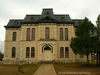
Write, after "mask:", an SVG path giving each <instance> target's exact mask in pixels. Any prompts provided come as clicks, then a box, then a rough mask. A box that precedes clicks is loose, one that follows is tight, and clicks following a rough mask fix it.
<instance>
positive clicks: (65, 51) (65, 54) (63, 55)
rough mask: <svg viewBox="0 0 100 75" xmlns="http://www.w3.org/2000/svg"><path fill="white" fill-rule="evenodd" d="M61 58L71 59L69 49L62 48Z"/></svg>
mask: <svg viewBox="0 0 100 75" xmlns="http://www.w3.org/2000/svg"><path fill="white" fill-rule="evenodd" d="M60 58H69V48H68V47H65V49H64V47H60Z"/></svg>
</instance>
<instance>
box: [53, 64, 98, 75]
mask: <svg viewBox="0 0 100 75" xmlns="http://www.w3.org/2000/svg"><path fill="white" fill-rule="evenodd" d="M54 68H55V70H56V72H57V74H58V75H63V74H59V72H63V73H65V72H90V73H91V74H87V75H100V66H96V63H94V62H92V63H90V65H89V66H87V64H86V63H73V64H71V63H69V64H54ZM64 75H70V74H64ZM71 75H74V74H71ZM77 75H78V74H77ZM79 75H80V74H79ZM82 75H86V74H82Z"/></svg>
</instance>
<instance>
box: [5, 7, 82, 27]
mask: <svg viewBox="0 0 100 75" xmlns="http://www.w3.org/2000/svg"><path fill="white" fill-rule="evenodd" d="M82 21H83V20H80V19H71V18H70V16H69V15H68V14H54V13H53V9H52V8H49V9H43V11H42V13H41V15H26V16H25V18H24V19H21V20H16V19H15V20H14V19H13V20H10V21H9V22H8V24H7V26H5V28H19V27H21V24H28V23H33V24H34V23H35V24H37V23H62V24H63V23H66V24H68V23H70V24H74V23H75V24H74V26H75V27H77V26H78V25H79V23H81V22H82Z"/></svg>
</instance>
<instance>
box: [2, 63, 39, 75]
mask: <svg viewBox="0 0 100 75" xmlns="http://www.w3.org/2000/svg"><path fill="white" fill-rule="evenodd" d="M39 66H40V65H39V64H23V72H24V73H18V65H15V64H11V65H10V64H0V75H32V74H33V73H34V72H35V71H36V70H37V69H38V67H39Z"/></svg>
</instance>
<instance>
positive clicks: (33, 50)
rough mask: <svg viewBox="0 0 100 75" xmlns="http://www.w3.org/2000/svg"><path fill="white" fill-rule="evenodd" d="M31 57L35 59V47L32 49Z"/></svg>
mask: <svg viewBox="0 0 100 75" xmlns="http://www.w3.org/2000/svg"><path fill="white" fill-rule="evenodd" d="M31 57H35V47H31Z"/></svg>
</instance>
